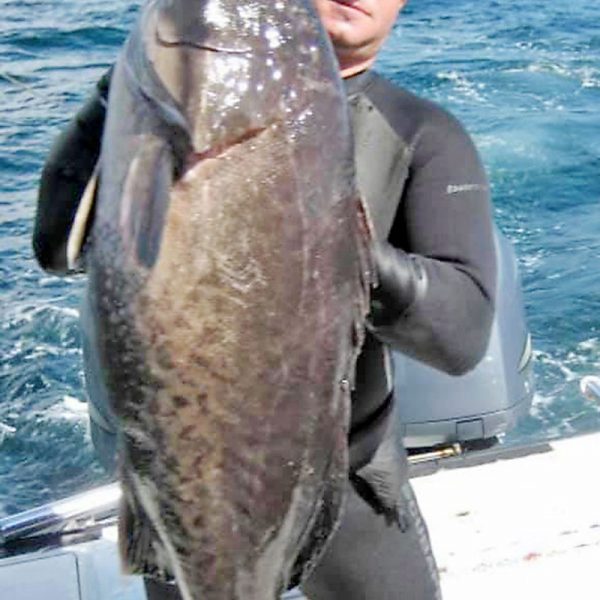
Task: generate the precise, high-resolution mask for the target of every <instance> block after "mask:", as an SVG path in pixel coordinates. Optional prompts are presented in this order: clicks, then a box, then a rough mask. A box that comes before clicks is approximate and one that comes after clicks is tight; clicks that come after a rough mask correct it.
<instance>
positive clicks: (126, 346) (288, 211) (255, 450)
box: [87, 0, 371, 600]
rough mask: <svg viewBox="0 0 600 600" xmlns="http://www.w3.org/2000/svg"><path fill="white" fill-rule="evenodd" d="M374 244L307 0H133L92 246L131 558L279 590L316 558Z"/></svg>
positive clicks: (234, 590) (125, 541) (329, 62)
mask: <svg viewBox="0 0 600 600" xmlns="http://www.w3.org/2000/svg"><path fill="white" fill-rule="evenodd" d="M369 244H370V234H369V226H368V218H367V216H366V215H365V211H364V207H363V205H362V202H361V200H360V198H359V194H358V193H357V188H356V183H355V177H354V164H353V148H352V140H351V130H350V125H349V120H348V114H347V104H346V98H345V92H344V89H343V85H342V83H341V80H340V77H339V73H338V67H337V63H336V60H335V56H334V54H333V51H332V48H331V45H330V42H329V40H328V38H327V35H326V33H325V32H324V30H323V28H322V25H321V23H320V21H319V19H318V16H317V14H316V12H315V10H314V7H313V6H312V3H311V2H310V0H154V1H151V2H149V3H147V4H146V5H145V6H144V7H143V9H142V10H141V13H140V16H139V19H138V21H137V24H136V25H135V27H134V29H133V31H132V33H131V34H130V36H129V38H128V39H127V41H126V43H125V45H124V48H123V50H122V52H121V54H120V57H119V59H118V61H117V64H116V66H115V69H114V73H113V76H112V81H111V89H110V95H109V102H108V112H107V121H106V127H105V131H104V136H103V140H102V151H101V157H100V162H99V182H98V185H97V189H96V199H95V205H94V220H93V226H92V230H91V243H90V249H89V251H88V257H87V261H88V269H89V273H90V278H89V296H90V299H91V307H92V315H93V320H94V324H95V327H96V328H97V330H98V340H97V347H96V348H95V351H96V352H97V353H98V354H99V357H100V361H101V365H102V370H103V376H104V378H105V382H106V385H107V388H108V390H109V395H110V401H111V404H112V408H113V409H114V412H115V414H116V415H117V417H118V423H119V454H120V462H121V465H120V477H121V481H122V486H123V497H124V501H123V506H122V511H121V515H120V528H119V529H120V547H121V552H122V556H123V560H124V564H125V565H126V566H127V567H128V568H129V570H130V571H132V572H136V573H146V574H151V575H155V576H157V577H160V576H163V577H169V576H173V577H174V578H175V580H176V582H177V585H178V587H179V589H180V592H181V594H182V596H183V598H185V600H228V599H244V600H272V599H273V598H275V597H276V596H277V594H279V593H280V592H281V591H282V590H283V589H285V587H286V586H287V585H288V584H289V583H290V580H293V581H295V582H297V581H300V580H301V579H302V577H303V576H304V575H305V574H306V573H307V571H308V570H309V569H310V567H311V566H312V565H313V564H314V562H315V560H316V558H317V556H318V554H319V552H320V551H321V550H322V549H323V547H324V545H325V543H326V541H327V539H328V538H329V537H330V535H331V534H332V532H333V531H334V530H335V527H336V524H337V523H338V522H339V519H340V514H341V511H342V509H343V501H344V494H345V489H346V485H347V471H348V465H347V429H348V422H349V404H350V392H351V387H352V385H353V383H352V382H353V373H354V369H355V362H356V358H357V355H358V353H359V350H360V346H361V343H362V338H363V324H364V321H365V315H366V313H367V311H368V300H369V298H368V297H369V285H370V280H371V276H370V268H369V264H370V261H369Z"/></svg>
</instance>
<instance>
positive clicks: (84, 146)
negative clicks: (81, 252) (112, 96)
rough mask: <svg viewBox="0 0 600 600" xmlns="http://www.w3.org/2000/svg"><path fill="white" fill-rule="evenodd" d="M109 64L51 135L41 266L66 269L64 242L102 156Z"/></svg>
mask: <svg viewBox="0 0 600 600" xmlns="http://www.w3.org/2000/svg"><path fill="white" fill-rule="evenodd" d="M111 73H112V69H111V70H109V71H108V72H107V73H106V74H105V75H104V76H103V77H102V79H101V80H100V81H99V82H98V85H97V86H96V90H95V91H94V93H93V94H92V96H91V97H90V99H89V100H88V101H87V102H86V103H85V104H84V106H83V107H82V108H81V109H80V110H79V112H78V113H77V115H76V116H75V118H74V119H73V120H72V121H71V122H70V123H69V124H68V125H67V127H66V129H65V130H64V131H63V132H62V133H61V134H60V135H59V136H58V138H57V139H56V140H55V142H54V144H53V146H52V149H51V150H50V153H49V155H48V158H47V159H46V163H45V165H44V169H43V171H42V175H41V178H40V188H39V192H38V205H37V213H36V221H35V229H34V234H33V250H34V252H35V256H36V258H37V260H38V262H39V263H40V266H41V267H42V268H43V269H46V270H48V271H53V272H56V273H66V272H67V258H66V244H67V240H68V237H69V232H70V230H71V226H72V224H73V219H74V218H75V213H76V211H77V207H78V205H79V201H80V199H81V196H82V194H83V191H84V190H85V187H86V185H87V183H88V181H89V179H90V177H91V176H92V173H93V172H94V167H95V166H96V162H97V160H98V156H99V155H100V144H101V140H102V131H103V129H104V119H105V116H106V108H105V106H106V98H107V96H108V86H109V82H110V76H111Z"/></svg>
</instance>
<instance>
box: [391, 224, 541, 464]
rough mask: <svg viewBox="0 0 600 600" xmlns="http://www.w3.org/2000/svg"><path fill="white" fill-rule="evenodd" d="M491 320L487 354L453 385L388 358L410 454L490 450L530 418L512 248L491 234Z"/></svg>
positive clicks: (526, 352) (526, 351)
mask: <svg viewBox="0 0 600 600" xmlns="http://www.w3.org/2000/svg"><path fill="white" fill-rule="evenodd" d="M495 242H496V256H497V262H498V275H497V290H496V314H495V317H494V322H493V325H492V331H491V336H490V341H489V344H488V349H487V352H486V354H485V356H484V358H483V359H482V360H481V362H480V363H479V365H477V367H476V368H475V369H474V370H472V371H470V372H469V373H467V374H465V375H462V376H459V377H453V376H450V375H446V374H445V373H442V372H441V371H438V370H436V369H433V368H432V367H429V366H427V365H425V364H423V363H420V362H418V361H415V360H413V359H411V358H408V357H407V356H405V355H403V354H401V353H399V352H394V354H393V356H394V367H395V375H394V377H395V386H396V393H397V396H398V399H399V402H398V415H399V419H400V423H401V431H402V435H403V437H404V443H405V445H406V447H407V448H408V449H409V452H410V451H416V449H422V448H431V447H432V446H440V445H452V444H457V443H458V444H465V445H467V446H468V445H469V444H472V445H473V443H475V445H477V444H479V445H480V446H485V445H491V444H492V443H493V442H494V441H496V440H497V436H498V435H501V434H503V433H505V432H506V431H508V430H509V429H511V428H512V427H513V426H514V425H515V424H516V422H517V420H518V419H519V418H520V417H521V416H523V415H525V414H527V413H528V411H529V408H530V406H531V401H532V399H533V391H534V386H533V365H532V360H531V358H532V348H531V336H530V334H529V331H528V328H527V323H526V320H525V309H524V303H523V295H522V292H521V279H520V277H519V273H518V267H517V260H516V256H515V253H514V250H513V247H512V245H511V243H510V242H509V241H508V240H507V239H506V238H505V237H504V236H503V235H502V234H501V233H500V232H499V231H498V230H497V229H496V231H495Z"/></svg>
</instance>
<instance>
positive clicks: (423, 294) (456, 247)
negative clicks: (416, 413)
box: [370, 110, 496, 375]
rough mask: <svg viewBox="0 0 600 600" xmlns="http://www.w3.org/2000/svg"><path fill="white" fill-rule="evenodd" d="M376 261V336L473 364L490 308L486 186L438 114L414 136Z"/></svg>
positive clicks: (458, 132) (463, 137) (463, 143)
mask: <svg viewBox="0 0 600 600" xmlns="http://www.w3.org/2000/svg"><path fill="white" fill-rule="evenodd" d="M375 259H376V265H377V269H378V272H379V286H378V288H376V289H375V290H374V292H373V307H372V313H371V317H370V323H371V328H372V331H373V332H374V334H375V335H376V336H377V337H378V338H379V339H381V340H382V341H384V342H385V343H387V344H389V345H391V346H392V347H393V348H394V349H397V350H400V351H401V352H403V353H405V354H407V355H409V356H412V357H413V358H416V359H418V360H421V361H423V362H425V363H427V364H429V365H431V366H433V367H436V368H438V369H441V370H442V371H445V372H447V373H451V374H456V375H458V374H462V373H465V372H466V371H468V370H470V369H471V368H473V367H474V366H475V365H476V364H477V363H478V362H479V360H480V359H481V358H482V357H483V354H484V353H485V350H486V347H487V342H488V339H489V333H490V329H491V323H492V319H493V313H494V296H495V281H496V259H495V250H494V242H493V232H492V218H491V206H490V198H489V186H488V182H487V178H486V175H485V172H484V169H483V166H482V164H481V161H480V159H479V156H478V154H477V151H476V149H475V147H474V145H473V143H472V141H471V139H470V137H469V136H468V134H467V133H466V132H465V131H464V129H463V127H462V126H461V125H460V123H458V122H457V121H456V119H454V118H453V117H452V116H451V115H449V114H447V113H445V112H444V111H441V110H439V111H437V112H435V113H434V115H433V118H430V119H429V120H428V121H427V124H426V125H424V126H423V127H422V128H421V130H420V131H419V132H418V134H417V135H416V136H415V140H414V144H413V156H412V160H411V163H410V167H409V174H408V179H407V182H406V185H405V187H404V191H403V195H402V199H401V201H400V203H399V209H398V213H397V215H396V217H395V220H394V225H393V227H392V230H391V233H390V236H389V239H388V242H384V243H382V244H380V245H379V246H378V247H377V248H376V249H375Z"/></svg>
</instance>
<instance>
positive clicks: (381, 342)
mask: <svg viewBox="0 0 600 600" xmlns="http://www.w3.org/2000/svg"><path fill="white" fill-rule="evenodd" d="M405 1H406V0H315V5H316V7H317V10H318V12H319V14H320V16H321V18H322V21H323V23H324V26H325V28H326V30H327V32H328V33H329V35H330V37H331V39H332V42H333V45H334V48H335V51H336V54H337V57H338V60H339V63H340V69H341V73H342V76H343V77H344V78H345V80H346V86H347V92H348V98H349V103H350V108H351V117H352V124H353V130H354V137H355V146H356V163H357V175H358V183H359V188H360V189H361V192H362V194H363V195H364V197H365V199H366V201H367V204H368V205H369V208H370V212H371V216H372V219H373V223H374V227H375V230H376V234H377V237H378V242H377V245H376V247H375V248H374V255H375V262H376V268H377V271H378V273H377V274H378V280H379V284H378V287H377V288H376V289H374V290H373V293H372V296H373V301H372V307H371V314H370V316H369V324H368V328H369V333H368V335H367V339H366V342H365V346H364V348H363V351H362V354H361V356H360V358H359V361H358V364H357V377H356V389H355V390H354V392H353V398H352V423H351V431H350V439H349V442H350V459H351V470H350V475H349V483H348V502H347V507H346V510H345V513H344V516H343V519H342V523H341V525H340V528H339V529H338V531H337V532H336V534H335V535H334V536H333V539H332V541H331V543H330V545H329V546H328V548H327V550H326V551H325V554H324V556H323V557H322V559H321V560H320V562H319V564H318V565H317V566H316V568H315V570H314V571H313V572H312V574H311V575H310V576H309V578H308V580H307V581H306V582H305V583H304V584H303V589H304V590H305V592H306V594H307V595H308V596H309V597H310V598H311V600H334V599H335V600H386V599H399V600H400V599H401V600H433V599H435V598H439V597H440V590H439V582H438V576H437V569H436V565H435V560H434V558H433V555H432V553H431V548H430V545H429V538H428V534H427V530H426V527H425V524H424V523H423V520H422V518H421V515H420V512H419V509H418V506H417V503H416V500H415V497H414V494H413V493H412V490H411V486H410V484H409V481H408V467H407V461H406V455H405V452H404V450H403V448H402V447H401V440H400V439H399V436H398V435H397V434H396V432H395V425H396V423H397V419H396V418H394V417H393V416H392V411H393V409H394V397H393V393H392V376H391V368H390V367H391V362H390V354H389V347H390V346H391V347H393V348H395V349H398V350H400V351H402V352H404V353H406V354H408V355H410V356H412V357H413V358H417V359H419V360H422V361H424V362H426V363H427V364H429V365H431V366H434V367H436V368H439V369H441V370H443V371H446V372H448V373H453V374H460V373H464V372H465V371H467V370H469V369H471V368H472V367H474V366H475V365H476V364H477V362H478V361H479V359H480V358H481V357H482V355H483V353H484V351H485V348H486V345H487V340H488V335H489V331H490V326H491V322H492V317H493V297H494V291H495V290H494V282H495V268H496V266H495V257H494V249H493V241H492V239H493V238H492V226H491V210H490V202H489V196H488V186H487V181H486V177H485V173H484V171H483V168H482V166H481V162H480V160H479V158H478V156H477V152H476V150H475V148H474V147H473V144H472V142H471V140H470V138H469V137H468V135H467V134H466V133H465V131H464V130H463V128H462V127H461V125H460V124H459V123H458V122H457V121H456V120H455V119H454V118H453V117H452V116H451V115H449V114H448V113H446V112H445V111H444V110H442V109H441V108H439V107H437V106H436V105H434V104H432V103H430V102H427V101H425V100H422V99H419V98H417V97H416V96H414V95H412V94H410V93H409V92H407V91H405V90H402V89H400V88H397V87H394V86H393V85H391V84H390V83H389V82H387V81H385V80H384V79H382V78H381V77H380V76H379V75H377V74H376V73H374V72H373V71H371V70H370V67H371V66H372V64H373V62H374V60H375V57H376V55H377V52H378V51H379V49H380V47H381V45H382V44H383V42H384V40H385V39H386V37H387V36H388V34H389V32H390V31H391V28H392V26H393V24H394V22H395V20H396V17H397V15H398V13H399V11H400V9H401V8H402V6H403V5H404V3H405ZM107 88H108V76H106V77H105V78H103V80H102V81H101V82H100V84H99V86H98V94H96V95H95V96H94V97H93V98H92V99H91V100H90V101H89V102H88V103H87V105H86V106H85V107H84V108H83V109H82V111H80V113H79V115H78V116H77V117H76V119H75V120H74V121H73V122H72V123H71V124H70V126H69V127H68V128H67V130H66V131H65V132H64V133H63V134H62V136H61V137H60V138H59V139H58V140H57V142H56V144H55V146H54V148H53V150H52V152H51V155H50V157H49V159H48V161H47V163H46V166H45V169H44V172H43V174H42V181H41V186H40V198H39V205H38V215H37V222H36V229H35V234H34V248H35V251H36V255H37V257H38V260H39V261H40V263H41V264H42V266H44V267H45V268H47V269H50V270H57V271H61V270H62V271H64V269H65V245H66V239H67V235H68V230H69V227H70V224H71V222H72V219H73V214H74V212H75V210H76V207H77V203H78V200H79V198H80V196H81V193H82V191H83V188H84V187H85V184H86V182H87V179H88V178H89V176H90V174H91V172H92V170H93V167H94V164H95V162H96V160H97V157H98V153H99V141H100V136H101V132H102V126H103V120H104V108H103V104H104V101H103V98H105V97H106V93H107ZM87 371H88V386H89V387H90V397H91V400H92V404H91V409H90V410H91V419H92V435H93V439H94V443H95V446H96V448H97V450H98V451H99V453H100V456H101V458H102V459H103V461H104V462H105V464H107V466H108V467H109V468H111V467H112V464H113V461H114V429H115V424H114V417H113V416H112V415H111V413H110V411H109V410H108V405H107V403H106V400H105V398H104V397H105V392H104V391H103V389H102V384H101V382H99V381H97V380H95V379H94V373H95V371H96V368H95V367H94V365H90V364H89V363H88V368H87ZM441 400H443V399H441ZM398 401H399V402H401V401H402V398H399V399H398ZM148 590H149V595H150V596H151V597H153V598H154V597H155V598H167V597H168V596H167V594H168V592H167V591H166V590H165V589H162V588H161V587H160V586H157V585H154V584H149V587H148ZM169 597H171V596H169ZM173 597H175V596H174V595H173Z"/></svg>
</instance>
